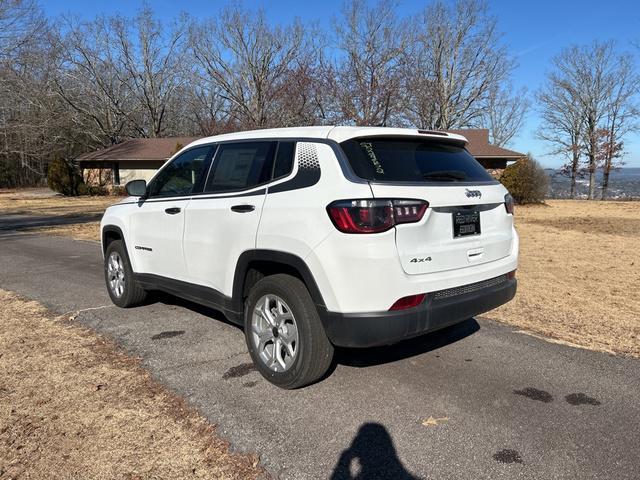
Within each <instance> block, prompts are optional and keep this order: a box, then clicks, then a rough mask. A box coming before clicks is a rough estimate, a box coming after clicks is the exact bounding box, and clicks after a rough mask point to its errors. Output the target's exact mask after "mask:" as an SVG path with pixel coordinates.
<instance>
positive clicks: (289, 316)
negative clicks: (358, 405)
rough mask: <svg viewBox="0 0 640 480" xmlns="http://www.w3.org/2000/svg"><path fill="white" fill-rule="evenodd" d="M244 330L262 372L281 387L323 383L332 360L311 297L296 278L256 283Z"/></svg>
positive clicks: (281, 277) (277, 277)
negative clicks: (321, 380) (323, 377)
mask: <svg viewBox="0 0 640 480" xmlns="http://www.w3.org/2000/svg"><path fill="white" fill-rule="evenodd" d="M244 332H245V339H246V341H247V347H248V349H249V353H250V354H251V358H252V360H253V363H254V364H255V366H256V368H257V370H258V371H259V372H260V373H261V374H262V376H263V377H264V378H266V379H267V380H268V381H269V382H271V383H273V384H274V385H277V386H278V387H281V388H285V389H294V388H300V387H304V386H305V385H309V384H311V383H313V382H315V381H317V380H319V379H320V378H321V377H322V376H323V375H324V374H325V373H326V372H327V370H329V367H330V366H331V362H332V361H333V345H331V342H329V339H328V338H327V335H326V333H325V331H324V327H323V326H322V322H321V321H320V316H319V315H318V311H317V309H316V306H315V304H314V303H313V300H312V299H311V295H310V294H309V291H308V290H307V287H306V286H305V285H304V283H303V282H302V281H301V280H300V279H298V278H296V277H293V276H291V275H285V274H277V275H270V276H267V277H264V278H263V279H261V280H260V281H258V282H257V283H256V284H255V285H254V287H253V288H252V289H251V292H250V293H249V297H248V298H247V300H246V302H245V311H244ZM292 353H293V354H292Z"/></svg>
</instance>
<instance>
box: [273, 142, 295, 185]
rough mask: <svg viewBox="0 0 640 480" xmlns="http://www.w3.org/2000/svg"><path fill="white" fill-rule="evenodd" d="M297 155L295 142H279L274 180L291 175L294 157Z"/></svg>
mask: <svg viewBox="0 0 640 480" xmlns="http://www.w3.org/2000/svg"><path fill="white" fill-rule="evenodd" d="M295 153H296V143H295V142H279V143H278V153H277V155H276V164H275V166H274V168H273V178H274V179H275V178H280V177H284V176H286V175H288V174H289V173H291V169H292V168H293V157H294V156H295Z"/></svg>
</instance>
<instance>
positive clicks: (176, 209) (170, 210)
mask: <svg viewBox="0 0 640 480" xmlns="http://www.w3.org/2000/svg"><path fill="white" fill-rule="evenodd" d="M164 213H168V214H169V215H175V214H176V213H180V207H171V208H165V209H164Z"/></svg>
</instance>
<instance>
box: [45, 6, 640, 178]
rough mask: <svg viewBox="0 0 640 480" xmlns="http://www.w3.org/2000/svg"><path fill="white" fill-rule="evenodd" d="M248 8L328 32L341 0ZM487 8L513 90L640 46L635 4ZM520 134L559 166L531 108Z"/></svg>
mask: <svg viewBox="0 0 640 480" xmlns="http://www.w3.org/2000/svg"><path fill="white" fill-rule="evenodd" d="M147 3H148V4H149V5H150V6H151V7H153V9H154V10H155V11H156V12H157V13H158V15H159V16H160V17H161V18H171V17H173V16H175V15H176V14H178V13H179V12H181V11H185V12H187V13H189V14H190V15H191V16H194V17H210V16H215V14H216V12H218V11H219V10H220V9H221V8H222V7H223V6H224V5H225V4H226V3H227V2H226V1H220V0H217V1H214V0H209V1H207V0H181V1H175V0H173V1H170V0H154V1H148V2H147ZM427 3H428V1H427V0H401V1H400V2H399V6H398V13H399V14H400V15H403V16H404V15H410V14H412V13H416V12H418V11H420V10H421V9H422V8H424V6H425V5H426V4H427ZM141 4H142V2H137V1H127V0H93V1H87V0H46V1H43V2H42V5H43V7H44V9H45V11H46V12H47V13H48V14H50V15H58V14H60V13H74V14H79V15H81V16H84V17H87V18H91V17H93V16H94V15H96V14H98V13H107V14H112V13H121V14H124V15H129V14H133V13H135V11H136V10H137V9H138V8H139V7H140V5H141ZM243 4H244V5H245V6H247V7H249V8H254V7H263V8H264V9H265V11H266V13H267V15H268V16H269V17H270V18H271V19H273V20H274V22H288V21H290V20H291V19H293V18H295V17H300V18H302V19H305V20H315V21H317V22H319V24H320V26H323V27H329V26H330V24H331V22H330V19H331V16H332V15H337V14H338V13H339V12H340V8H341V5H342V0H321V1H315V2H313V1H305V0H302V1H300V0H272V1H266V0H251V1H250V0H245V1H244V2H243ZM489 5H490V8H491V10H492V12H493V14H494V15H496V16H497V18H498V23H499V27H500V30H501V31H502V32H503V34H504V42H505V43H506V44H507V45H508V47H509V50H510V52H511V53H512V54H513V55H515V56H516V57H517V60H518V64H519V65H518V67H517V69H516V71H515V74H514V77H513V81H514V84H515V86H516V87H522V86H524V87H527V89H528V90H529V91H530V92H533V91H535V90H536V89H537V88H538V87H539V86H540V84H541V83H542V81H543V79H544V74H545V71H547V69H548V68H549V64H550V59H551V58H552V57H553V56H554V55H556V54H557V53H559V52H560V50H562V48H563V47H565V46H567V45H571V44H585V43H590V42H591V41H593V40H595V39H599V40H609V39H613V40H616V41H617V42H618V44H619V46H620V47H621V48H622V49H625V50H630V51H635V52H636V58H638V57H640V50H637V49H633V48H632V47H631V45H630V42H631V41H635V42H640V3H638V0H635V1H633V0H609V1H607V2H602V1H595V0H582V1H579V0H571V1H566V0H555V1H551V0H538V1H526V2H525V1H521V0H489ZM532 104H533V105H532V107H533V108H532V111H531V112H530V113H529V115H528V117H527V121H526V123H525V125H524V128H523V129H522V131H521V133H520V135H519V136H518V137H517V138H515V139H514V140H513V141H512V142H511V145H510V147H511V148H513V149H514V150H519V151H522V152H532V153H533V154H534V155H535V156H536V157H537V158H538V159H539V160H540V161H541V162H542V164H543V165H545V166H559V165H560V163H562V160H561V159H559V158H554V157H552V156H548V155H545V153H546V152H547V148H548V147H547V145H545V143H544V142H541V141H539V140H537V139H536V138H535V134H534V132H535V130H536V127H537V125H538V117H537V114H536V112H535V103H533V102H532ZM626 151H627V155H626V157H625V160H626V162H627V166H633V167H640V134H635V135H631V136H629V137H628V138H627V141H626Z"/></svg>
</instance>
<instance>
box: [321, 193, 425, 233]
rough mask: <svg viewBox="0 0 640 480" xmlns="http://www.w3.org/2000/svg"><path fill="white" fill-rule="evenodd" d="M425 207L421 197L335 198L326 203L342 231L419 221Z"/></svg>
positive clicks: (372, 230)
mask: <svg viewBox="0 0 640 480" xmlns="http://www.w3.org/2000/svg"><path fill="white" fill-rule="evenodd" d="M428 207H429V203H428V202H425V201H424V200H400V199H362V200H338V201H336V202H333V203H331V204H330V205H329V206H328V207H327V212H328V213H329V217H330V218H331V221H332V222H333V224H334V225H335V226H336V228H337V229H338V230H340V231H341V232H344V233H380V232H385V231H387V230H389V229H391V228H392V227H393V226H394V225H397V224H400V223H414V222H419V221H420V220H421V219H422V217H423V215H424V212H426V211H427V208H428Z"/></svg>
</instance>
